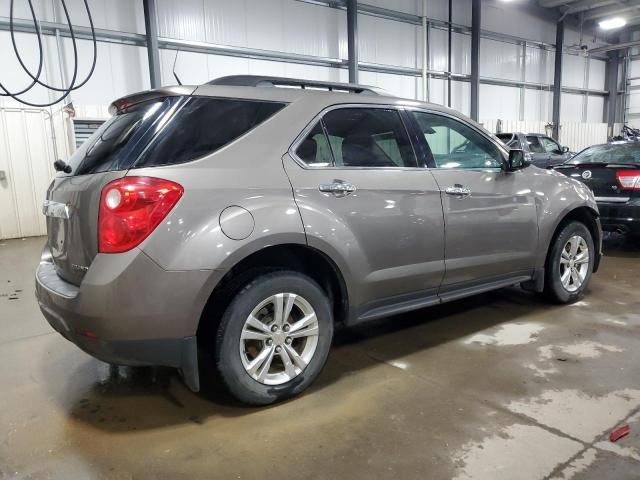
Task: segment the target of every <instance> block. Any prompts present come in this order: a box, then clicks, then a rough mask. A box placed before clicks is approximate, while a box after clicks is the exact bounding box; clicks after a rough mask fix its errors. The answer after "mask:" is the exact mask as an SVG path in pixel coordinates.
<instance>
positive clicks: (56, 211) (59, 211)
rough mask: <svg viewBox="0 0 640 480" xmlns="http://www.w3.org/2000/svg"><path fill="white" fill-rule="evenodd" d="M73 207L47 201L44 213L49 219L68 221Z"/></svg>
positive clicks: (43, 206) (43, 209)
mask: <svg viewBox="0 0 640 480" xmlns="http://www.w3.org/2000/svg"><path fill="white" fill-rule="evenodd" d="M70 210H71V207H70V206H69V205H67V204H66V203H60V202H54V201H52V200H45V201H44V203H43V204H42V213H44V214H45V216H47V217H52V218H63V219H68V218H69V214H70V213H71V212H70Z"/></svg>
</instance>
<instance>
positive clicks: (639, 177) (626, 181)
mask: <svg viewBox="0 0 640 480" xmlns="http://www.w3.org/2000/svg"><path fill="white" fill-rule="evenodd" d="M616 180H617V181H618V184H619V185H620V188H622V190H640V170H619V171H617V172H616Z"/></svg>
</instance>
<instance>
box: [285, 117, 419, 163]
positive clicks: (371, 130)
mask: <svg viewBox="0 0 640 480" xmlns="http://www.w3.org/2000/svg"><path fill="white" fill-rule="evenodd" d="M323 125H324V128H325V130H326V134H325V133H324V132H323V131H322V126H323ZM296 155H297V156H298V157H299V158H300V159H301V160H302V161H304V162H305V163H306V164H307V165H309V166H327V165H328V164H330V165H331V166H335V167H369V168H376V167H378V168H385V167H415V166H416V160H415V156H414V153H413V148H412V147H411V142H410V141H409V136H408V134H407V132H406V130H405V128H404V124H403V123H402V120H401V118H400V114H399V113H398V111H396V110H393V109H386V108H348V107H346V108H340V109H336V110H331V111H330V112H328V113H326V114H325V115H324V117H323V118H322V120H321V121H320V122H318V123H317V124H316V125H315V126H314V128H313V129H312V130H311V131H310V132H309V134H307V136H306V137H305V139H304V140H303V141H302V143H300V144H299V145H298V147H297V149H296Z"/></svg>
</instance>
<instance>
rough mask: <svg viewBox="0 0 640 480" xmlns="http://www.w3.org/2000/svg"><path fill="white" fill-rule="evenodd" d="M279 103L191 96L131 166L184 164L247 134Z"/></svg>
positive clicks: (267, 116) (279, 107)
mask: <svg viewBox="0 0 640 480" xmlns="http://www.w3.org/2000/svg"><path fill="white" fill-rule="evenodd" d="M283 107H284V104H283V103H277V102H264V101H255V100H237V99H228V98H208V97H191V98H188V99H187V100H186V102H185V104H184V105H183V106H182V107H181V108H179V109H178V111H177V112H176V113H175V115H173V117H172V118H171V121H169V122H168V123H167V125H166V126H165V127H164V128H163V129H162V130H161V131H160V133H159V134H158V135H156V138H155V139H154V140H153V141H152V142H151V144H150V145H149V147H148V148H147V149H146V150H145V151H144V153H143V154H142V156H141V157H140V159H139V160H138V161H137V162H136V163H135V167H151V166H154V167H155V166H158V165H167V164H176V163H184V162H188V161H190V160H195V159H197V158H200V157H203V156H205V155H208V154H210V153H212V152H215V151H216V150H218V149H220V148H222V147H224V146H225V145H227V144H228V143H230V142H232V141H233V140H235V139H236V138H238V137H240V136H241V135H243V134H245V133H247V132H248V131H249V130H251V129H253V128H254V127H256V126H257V125H259V124H260V123H262V122H264V121H265V120H266V119H267V118H269V117H271V116H272V115H273V114H274V113H276V112H277V111H278V110H280V109H282V108H283Z"/></svg>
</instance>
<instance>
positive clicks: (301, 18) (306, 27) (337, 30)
mask: <svg viewBox="0 0 640 480" xmlns="http://www.w3.org/2000/svg"><path fill="white" fill-rule="evenodd" d="M285 6H286V8H285V12H286V15H287V24H286V28H283V30H284V33H285V48H286V49H287V50H286V51H291V52H295V53H300V54H303V55H317V56H320V57H329V58H347V13H346V12H345V11H344V10H338V9H335V8H329V7H321V6H317V5H312V4H308V3H304V2H298V1H294V0H287V1H286V4H285ZM360 17H361V16H359V17H358V20H360Z"/></svg>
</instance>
